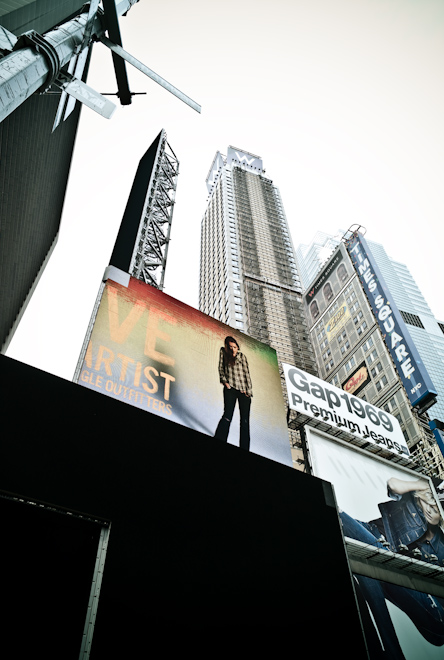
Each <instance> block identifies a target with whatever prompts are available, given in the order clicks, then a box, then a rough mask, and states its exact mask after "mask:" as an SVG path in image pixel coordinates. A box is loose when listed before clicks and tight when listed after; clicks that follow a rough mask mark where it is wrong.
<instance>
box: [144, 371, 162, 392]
mask: <svg viewBox="0 0 444 660" xmlns="http://www.w3.org/2000/svg"><path fill="white" fill-rule="evenodd" d="M151 372H153V373H154V375H155V376H158V375H159V372H158V371H157V370H156V369H154V367H145V369H144V370H143V373H144V374H145V376H146V378H147V380H149V382H150V383H151V385H152V387H151V388H150V387H148V385H147V384H146V383H142V387H143V389H144V390H145V391H146V392H148V393H149V394H155V393H156V392H157V390H158V389H159V386H158V384H157V383H156V381H155V380H154V378H153V377H152V376H151Z"/></svg>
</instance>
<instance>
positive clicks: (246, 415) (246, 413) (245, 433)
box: [238, 392, 251, 451]
mask: <svg viewBox="0 0 444 660" xmlns="http://www.w3.org/2000/svg"><path fill="white" fill-rule="evenodd" d="M238 401H239V413H240V438H239V447H240V448H241V449H245V451H250V408H251V397H249V396H247V395H246V394H243V393H242V392H238Z"/></svg>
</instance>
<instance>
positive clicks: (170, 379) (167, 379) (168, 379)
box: [160, 371, 176, 401]
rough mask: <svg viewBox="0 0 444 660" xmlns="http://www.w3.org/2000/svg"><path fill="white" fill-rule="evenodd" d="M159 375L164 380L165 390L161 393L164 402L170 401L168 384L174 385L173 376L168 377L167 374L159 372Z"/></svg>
mask: <svg viewBox="0 0 444 660" xmlns="http://www.w3.org/2000/svg"><path fill="white" fill-rule="evenodd" d="M160 375H161V376H162V378H165V388H164V392H163V398H164V399H166V401H169V400H170V383H174V381H175V380H176V379H175V378H174V376H170V375H169V374H165V373H164V372H163V371H161V372H160Z"/></svg>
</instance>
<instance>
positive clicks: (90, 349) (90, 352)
mask: <svg viewBox="0 0 444 660" xmlns="http://www.w3.org/2000/svg"><path fill="white" fill-rule="evenodd" d="M85 362H86V366H87V367H88V369H92V366H93V347H92V341H89V342H88V348H87V349H86V355H85Z"/></svg>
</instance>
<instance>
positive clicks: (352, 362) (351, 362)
mask: <svg viewBox="0 0 444 660" xmlns="http://www.w3.org/2000/svg"><path fill="white" fill-rule="evenodd" d="M355 365H356V360H355V358H354V356H353V357H351V358H350V360H349V361H348V362H347V363H346V364H345V371H346V372H347V373H348V372H349V371H350V369H351V368H352V367H354V366H355Z"/></svg>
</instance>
